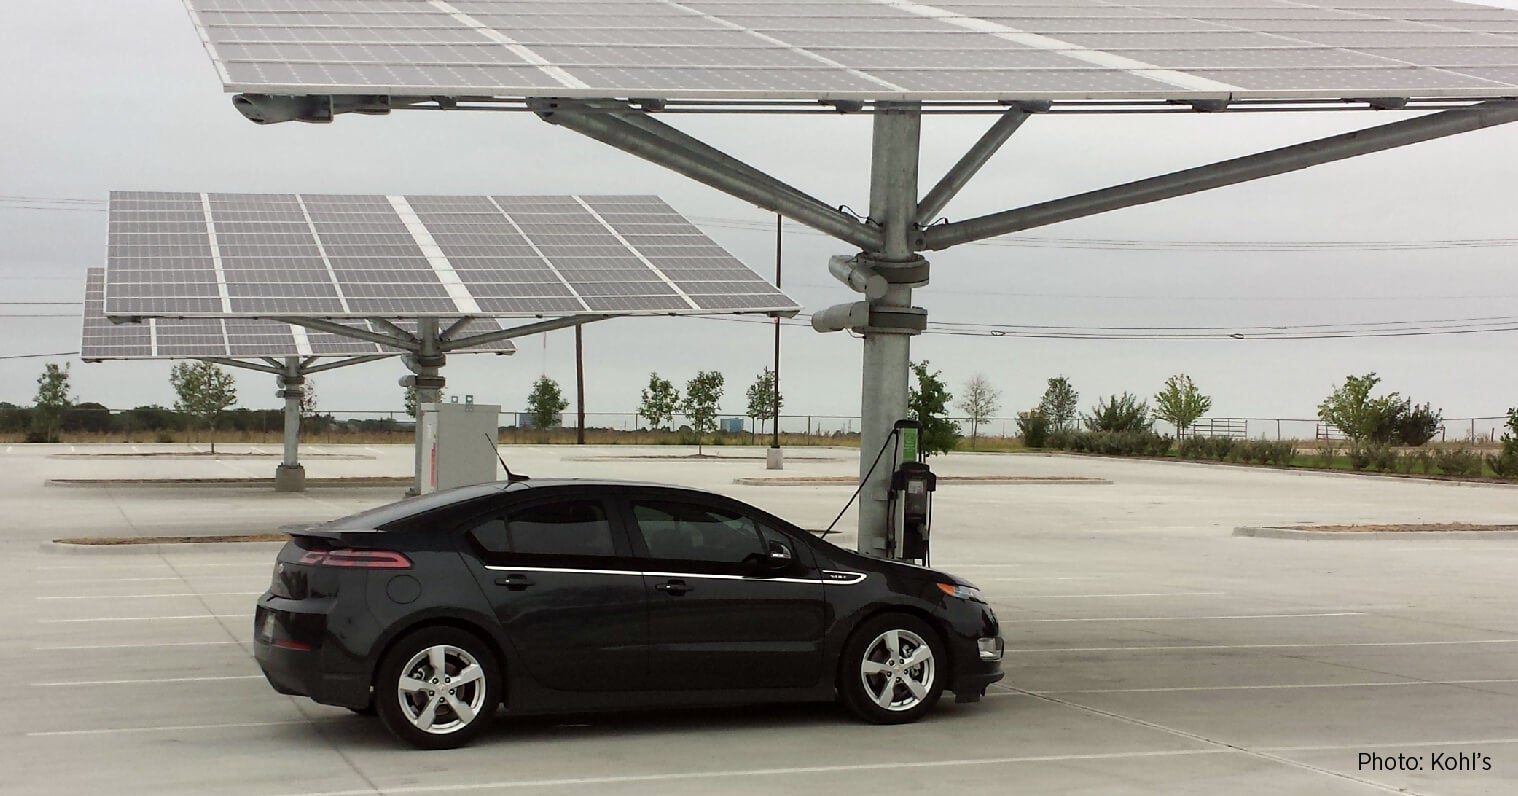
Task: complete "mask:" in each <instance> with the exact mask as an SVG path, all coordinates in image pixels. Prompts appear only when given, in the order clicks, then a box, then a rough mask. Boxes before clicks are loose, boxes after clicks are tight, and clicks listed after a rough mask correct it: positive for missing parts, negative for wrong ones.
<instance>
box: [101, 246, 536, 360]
mask: <svg viewBox="0 0 1518 796" xmlns="http://www.w3.org/2000/svg"><path fill="white" fill-rule="evenodd" d="M355 325H358V326H360V327H361V328H363V329H365V330H368V331H379V330H378V329H376V328H375V327H373V326H372V325H370V324H368V323H367V322H364V323H362V324H355ZM397 325H398V326H401V327H402V328H404V329H406V330H407V331H410V332H413V333H414V332H415V331H416V328H415V324H414V323H411V324H407V323H405V322H400V323H398V324H397ZM499 328H500V325H499V324H497V323H496V322H495V321H494V320H491V319H488V318H479V319H474V320H471V321H469V322H468V323H466V324H465V325H464V328H463V329H461V330H460V333H459V335H458V336H459V337H463V336H465V335H468V334H473V333H481V332H489V331H495V330H497V329H499ZM82 338H83V339H82V340H81V344H80V352H79V357H80V359H83V360H85V361H87V362H94V361H98V360H105V359H184V358H196V357H227V358H232V359H237V358H249V357H251V358H263V357H274V358H283V357H295V356H298V357H312V356H315V357H357V356H373V355H377V354H396V355H399V354H400V353H401V352H399V351H396V350H394V349H387V348H384V347H382V346H379V345H377V344H375V343H369V342H365V341H362V340H355V339H353V338H351V337H343V336H340V335H335V334H329V333H327V332H317V331H312V330H308V329H303V328H301V327H298V326H291V325H289V324H286V323H280V322H278V321H264V320H257V319H249V318H187V319H168V318H149V319H147V320H144V321H142V322H141V323H113V322H112V321H111V320H110V319H108V318H107V317H106V316H105V269H103V268H91V269H89V272H88V274H87V276H86V278H85V288H84V328H83V333H82ZM515 350H516V346H515V345H513V344H512V342H511V341H510V340H498V341H496V342H493V343H488V344H486V345H483V346H476V347H473V348H467V349H460V350H458V351H457V352H456V353H461V354H463V353H500V354H506V353H511V352H513V351H515Z"/></svg>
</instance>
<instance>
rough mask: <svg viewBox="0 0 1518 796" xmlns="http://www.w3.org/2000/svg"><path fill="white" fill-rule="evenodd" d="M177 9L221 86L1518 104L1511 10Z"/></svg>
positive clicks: (1278, 2)
mask: <svg viewBox="0 0 1518 796" xmlns="http://www.w3.org/2000/svg"><path fill="white" fill-rule="evenodd" d="M186 3H187V5H188V6H189V8H190V12H191V16H192V18H193V19H194V22H195V24H196V26H197V27H198V29H199V31H200V34H201V38H202V40H203V41H204V43H205V46H206V48H207V50H208V51H209V52H210V54H211V56H212V58H213V60H214V61H215V63H216V65H217V68H218V70H219V72H220V74H221V78H222V82H223V84H224V85H225V87H226V89H227V90H228V91H232V92H252V93H266V94H285V95H289V94H386V95H396V96H408V95H409V96H417V97H427V96H439V95H446V96H483V97H505V98H523V97H643V98H662V99H693V100H701V99H706V100H721V99H725V100H733V99H743V98H758V99H817V100H830V99H862V100H1015V99H1044V100H1056V101H1058V100H1081V99H1099V100H1100V99H1107V100H1114V99H1121V100H1137V99H1187V98H1203V97H1205V98H1220V97H1222V98H1232V99H1249V98H1256V99H1310V98H1321V99H1333V100H1340V99H1345V98H1365V97H1404V98H1406V97H1414V98H1475V97H1498V96H1511V95H1513V94H1514V93H1518V92H1515V89H1518V12H1514V11H1509V10H1503V9H1496V8H1491V7H1487V6H1480V5H1472V4H1467V3H1457V2H1448V0H1335V1H1334V2H1310V1H1309V2H1304V1H1302V0H1127V2H1123V1H1122V0H1112V1H1108V0H977V1H976V2H942V3H932V4H925V3H914V2H906V1H902V0H790V1H787V0H770V1H768V2H765V1H763V0H695V1H693V2H680V3H675V2H665V1H664V0H619V1H618V2H606V1H605V0H446V1H445V0H186Z"/></svg>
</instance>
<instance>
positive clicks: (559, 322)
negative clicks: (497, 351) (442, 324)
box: [438, 315, 616, 351]
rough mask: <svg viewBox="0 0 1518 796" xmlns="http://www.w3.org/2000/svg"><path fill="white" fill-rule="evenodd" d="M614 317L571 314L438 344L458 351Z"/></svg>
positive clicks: (447, 349)
mask: <svg viewBox="0 0 1518 796" xmlns="http://www.w3.org/2000/svg"><path fill="white" fill-rule="evenodd" d="M614 317H616V316H615V315H570V316H567V317H564V318H550V319H548V320H546V321H538V322H537V323H529V324H526V325H525V326H518V327H516V328H514V329H501V330H499V331H494V332H482V333H480V334H472V335H469V336H468V337H460V338H458V339H456V340H451V339H443V340H439V341H438V345H439V346H440V347H441V348H442V349H443V350H444V351H457V350H459V349H461V348H472V347H474V346H479V345H484V344H486V343H494V342H496V341H497V340H510V339H512V338H514V337H526V336H527V335H530V334H541V333H542V332H551V331H553V330H555V329H567V328H569V327H571V326H579V325H581V324H586V323H592V322H594V321H604V320H606V319H607V318H614Z"/></svg>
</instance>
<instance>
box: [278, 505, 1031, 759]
mask: <svg viewBox="0 0 1518 796" xmlns="http://www.w3.org/2000/svg"><path fill="white" fill-rule="evenodd" d="M254 635H255V643H256V653H255V654H256V657H257V659H258V662H259V665H260V666H261V667H262V668H263V671H264V674H265V676H266V677H267V678H268V680H269V682H270V684H272V685H273V686H274V688H275V690H277V691H279V692H281V693H285V694H296V695H304V696H308V697H310V698H312V699H314V700H316V701H317V702H322V703H325V704H329V705H341V706H344V707H347V708H351V709H353V710H355V711H359V712H368V711H371V710H372V711H374V712H377V713H378V714H379V716H380V718H381V719H382V720H383V721H384V723H385V726H386V727H388V728H389V729H390V731H391V732H393V733H394V734H395V735H396V736H397V737H399V738H400V739H402V740H404V741H406V742H408V743H411V744H413V745H415V746H419V747H424V748H432V749H438V748H448V747H454V746H459V745H461V744H464V743H467V742H468V741H469V740H471V739H472V738H474V737H475V736H477V735H479V733H480V732H481V731H483V730H484V729H485V727H486V726H487V725H488V724H489V723H490V721H491V719H492V718H493V717H494V715H495V713H496V712H497V708H498V707H499V706H500V705H502V704H504V705H505V707H506V709H507V710H508V711H509V712H511V713H515V714H528V713H547V712H560V711H590V710H607V709H618V708H637V707H644V708H647V707H659V708H664V707H671V706H695V705H710V704H723V703H740V702H764V701H781V700H786V701H791V700H828V699H834V698H837V699H840V700H841V701H842V702H843V703H844V704H845V705H847V706H848V707H849V709H850V710H852V711H853V712H854V713H855V714H857V715H858V716H860V717H861V718H863V719H864V720H866V721H870V722H875V723H881V724H891V723H900V722H908V721H913V720H916V719H918V718H920V717H921V716H922V715H923V714H924V713H926V712H927V711H928V710H929V709H931V708H932V706H933V704H934V703H935V702H937V700H938V698H939V695H940V694H942V692H943V691H944V690H945V689H947V690H950V691H953V692H954V694H955V696H956V699H957V701H960V702H973V701H976V700H978V699H979V698H980V697H981V696H982V695H983V694H984V693H985V690H986V687H987V686H989V685H990V684H991V683H994V682H996V681H997V680H1000V679H1001V677H1002V672H1001V657H1002V649H1003V644H1002V639H1001V637H1000V635H999V634H998V628H997V622H996V616H995V614H993V613H992V611H991V608H990V607H989V606H988V605H986V603H985V601H984V600H983V599H982V598H981V595H980V593H979V592H978V591H977V590H976V589H975V587H974V586H972V585H971V584H969V583H967V582H965V581H963V580H961V579H959V578H956V577H954V576H952V575H948V574H945V573H943V572H937V571H934V570H931V569H926V568H923V567H917V566H911V565H908V564H901V563H895V562H889V561H882V560H879V559H873V558H868V557H865V556H861V555H859V554H857V553H853V552H849V551H847V550H843V549H842V548H839V547H837V546H835V545H832V544H829V543H828V542H826V541H823V540H821V539H818V538H816V537H814V536H813V535H812V534H810V533H807V532H806V531H803V530H801V529H799V528H797V527H796V526H794V525H791V524H790V523H787V522H785V521H784V520H781V519H778V518H776V517H774V516H771V515H770V514H767V513H765V512H763V511H760V510H759V509H756V508H754V507H752V506H749V505H746V504H744V503H740V502H738V501H735V500H732V499H730V498H726V497H722V496H720V495H715V494H711V493H707V492H701V491H696V490H691V489H684V488H680V487H669V486H657V485H651V484H633V483H620V482H613V481H573V480H560V481H539V480H533V481H524V482H517V483H511V484H507V483H504V482H502V483H494V484H482V485H479V486H472V487H464V488H461V489H454V490H449V491H446V492H439V493H435V494H432V495H427V496H424V497H420V498H413V499H410V500H405V501H401V502H399V503H394V504H390V505H387V506H383V507H380V508H377V509H373V510H371V511H367V512H363V513H360V514H355V515H353V516H350V517H346V518H343V519H339V520H335V521H333V522H330V523H327V524H325V525H320V526H316V527H313V528H310V529H305V530H300V531H296V532H293V533H292V534H291V539H290V541H289V543H287V544H286V545H285V547H284V549H283V550H281V551H280V553H279V557H278V561H277V563H276V564H275V567H274V580H273V583H272V584H271V585H270V587H269V590H268V592H266V593H265V594H264V595H263V596H262V597H261V598H260V599H259V601H258V612H257V615H256V617H255V620H254Z"/></svg>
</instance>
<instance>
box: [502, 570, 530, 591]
mask: <svg viewBox="0 0 1518 796" xmlns="http://www.w3.org/2000/svg"><path fill="white" fill-rule="evenodd" d="M532 582H533V581H532V578H529V577H527V576H526V575H517V574H512V575H507V576H506V577H504V578H496V579H495V585H497V586H505V587H506V588H508V589H511V590H512V591H522V590H523V589H526V588H527V587H529V586H531V585H532Z"/></svg>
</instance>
